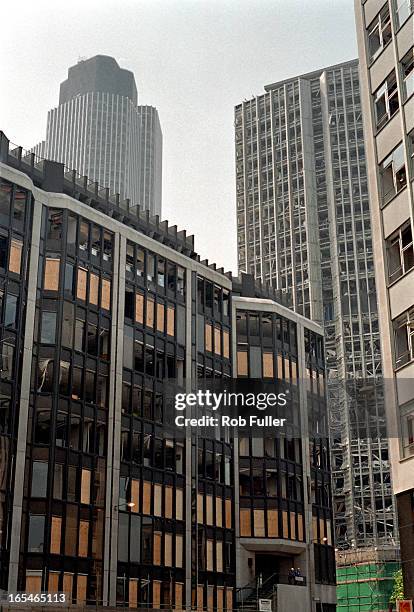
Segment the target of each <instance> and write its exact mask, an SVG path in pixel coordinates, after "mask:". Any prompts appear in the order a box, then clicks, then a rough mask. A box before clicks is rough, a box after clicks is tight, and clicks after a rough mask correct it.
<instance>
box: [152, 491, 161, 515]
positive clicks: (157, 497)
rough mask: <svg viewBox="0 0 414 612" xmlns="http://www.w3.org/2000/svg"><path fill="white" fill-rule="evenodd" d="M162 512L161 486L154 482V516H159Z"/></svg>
mask: <svg viewBox="0 0 414 612" xmlns="http://www.w3.org/2000/svg"><path fill="white" fill-rule="evenodd" d="M161 512H162V486H161V485H160V484H154V516H161Z"/></svg>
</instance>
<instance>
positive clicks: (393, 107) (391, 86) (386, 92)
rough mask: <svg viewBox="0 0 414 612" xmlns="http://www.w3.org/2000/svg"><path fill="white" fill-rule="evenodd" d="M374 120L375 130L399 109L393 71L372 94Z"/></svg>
mask: <svg viewBox="0 0 414 612" xmlns="http://www.w3.org/2000/svg"><path fill="white" fill-rule="evenodd" d="M374 105H375V119H376V123H377V128H378V129H379V128H381V127H382V126H383V125H385V124H386V123H387V121H388V120H389V119H391V117H392V116H393V115H394V114H395V113H396V112H397V110H398V108H399V100H398V89H397V79H396V77H395V70H393V71H392V72H391V74H389V75H388V77H387V78H386V79H385V81H384V82H383V83H382V84H381V85H380V86H379V87H378V89H377V90H376V92H375V93H374Z"/></svg>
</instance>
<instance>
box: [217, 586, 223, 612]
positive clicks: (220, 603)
mask: <svg viewBox="0 0 414 612" xmlns="http://www.w3.org/2000/svg"><path fill="white" fill-rule="evenodd" d="M223 610H224V587H219V586H218V587H217V612H223Z"/></svg>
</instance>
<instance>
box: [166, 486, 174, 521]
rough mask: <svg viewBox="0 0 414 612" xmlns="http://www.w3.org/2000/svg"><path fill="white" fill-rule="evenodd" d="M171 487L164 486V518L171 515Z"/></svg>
mask: <svg viewBox="0 0 414 612" xmlns="http://www.w3.org/2000/svg"><path fill="white" fill-rule="evenodd" d="M172 509H173V488H172V487H170V486H166V487H165V518H170V519H171V518H172V517H173V510H172Z"/></svg>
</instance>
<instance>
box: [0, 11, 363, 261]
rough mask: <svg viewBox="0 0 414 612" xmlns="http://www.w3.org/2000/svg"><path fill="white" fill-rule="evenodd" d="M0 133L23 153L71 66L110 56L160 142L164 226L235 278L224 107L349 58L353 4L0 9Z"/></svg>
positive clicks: (230, 148) (39, 135) (229, 124)
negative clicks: (183, 233)
mask: <svg viewBox="0 0 414 612" xmlns="http://www.w3.org/2000/svg"><path fill="white" fill-rule="evenodd" d="M6 7H7V8H6ZM2 23H3V27H2V34H1V37H0V54H1V58H2V60H1V64H0V66H1V67H0V73H1V84H2V86H1V93H0V129H2V130H3V131H4V132H5V133H6V135H7V136H8V138H10V140H12V141H13V142H14V143H17V144H20V145H22V146H23V147H25V148H29V147H30V146H32V145H33V144H35V143H37V142H38V141H39V140H42V139H43V138H44V136H45V133H46V115H47V111H48V110H49V109H50V108H52V107H54V106H56V105H57V103H58V95H59V84H60V82H61V81H63V80H64V79H65V78H66V76H67V69H68V67H69V66H71V65H73V64H74V63H76V62H77V61H78V59H79V57H91V56H93V55H96V54H106V55H112V56H114V57H115V58H116V59H117V60H118V62H119V64H120V66H121V67H123V68H127V69H129V70H132V71H133V72H134V74H135V80H136V82H137V87H138V97H139V103H140V104H151V105H153V106H156V107H157V109H158V111H159V115H160V120H161V126H162V131H163V137H164V157H163V164H164V167H163V214H162V217H163V218H164V219H168V220H169V221H170V222H171V223H176V224H177V225H178V227H179V228H180V229H184V228H185V229H187V230H188V231H189V233H194V234H195V237H196V250H197V251H198V252H199V253H200V255H201V256H202V257H208V258H209V260H210V261H215V262H216V263H217V264H218V265H219V266H224V268H225V269H226V270H230V269H231V270H236V223H235V178H234V144H233V140H234V136H233V129H234V128H233V108H234V106H235V105H236V104H238V103H239V102H241V101H242V100H243V99H244V98H250V97H252V95H257V94H260V93H262V92H263V86H264V85H265V84H268V83H273V82H275V81H278V80H281V79H285V78H287V77H291V76H295V75H297V74H301V73H304V72H308V71H310V70H314V69H317V68H320V67H323V66H328V65H331V64H336V63H338V62H342V61H345V60H349V59H352V58H354V57H356V56H357V50H356V41H355V32H354V15H353V0H159V1H157V0H144V1H140V0H116V1H113V0H100V1H96V0H82V1H80V0H72V1H71V2H59V1H56V0H54V1H50V0H36V2H33V1H32V0H20V1H18V2H7V4H6V5H5V7H3V20H2Z"/></svg>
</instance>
